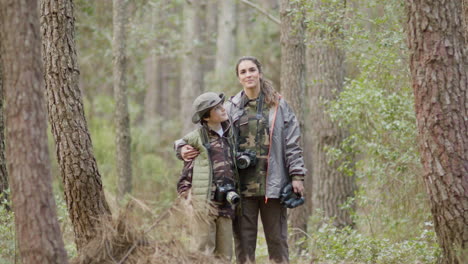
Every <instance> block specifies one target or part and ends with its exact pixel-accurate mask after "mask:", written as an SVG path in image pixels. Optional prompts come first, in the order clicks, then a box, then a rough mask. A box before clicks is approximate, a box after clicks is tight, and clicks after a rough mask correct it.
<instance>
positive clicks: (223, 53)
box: [215, 1, 237, 77]
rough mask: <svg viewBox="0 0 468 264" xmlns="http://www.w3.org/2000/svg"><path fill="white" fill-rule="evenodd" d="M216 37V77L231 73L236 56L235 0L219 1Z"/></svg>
mask: <svg viewBox="0 0 468 264" xmlns="http://www.w3.org/2000/svg"><path fill="white" fill-rule="evenodd" d="M219 4H220V12H219V16H218V36H217V39H216V63H215V74H216V77H221V76H224V75H226V74H227V73H229V74H232V73H231V72H232V67H233V63H234V59H235V56H236V17H237V14H236V2H235V1H220V2H219Z"/></svg>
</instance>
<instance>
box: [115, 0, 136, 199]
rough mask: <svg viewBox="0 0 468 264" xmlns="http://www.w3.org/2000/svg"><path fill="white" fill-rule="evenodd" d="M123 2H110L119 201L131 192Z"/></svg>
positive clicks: (125, 14)
mask: <svg viewBox="0 0 468 264" xmlns="http://www.w3.org/2000/svg"><path fill="white" fill-rule="evenodd" d="M126 2H127V1H126V0H114V2H113V11H114V12H113V24H114V36H113V40H112V52H113V54H114V98H115V146H116V165H117V177H118V197H119V198H122V197H123V196H124V195H125V194H126V193H130V192H131V191H132V163H131V158H130V152H131V149H130V143H131V135H130V117H129V113H128V103H127V101H128V99H127V94H128V93H127V84H126V74H127V69H126V68H127V63H126V60H127V58H126V51H125V46H126V42H127V30H126V24H127V10H126V6H127V4H126Z"/></svg>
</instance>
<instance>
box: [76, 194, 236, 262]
mask: <svg viewBox="0 0 468 264" xmlns="http://www.w3.org/2000/svg"><path fill="white" fill-rule="evenodd" d="M135 205H137V206H135ZM135 207H138V209H140V210H135ZM192 211H193V207H190V208H189V207H187V203H186V202H181V201H180V200H178V201H176V202H175V203H174V204H173V205H172V206H171V207H170V208H169V209H167V210H165V211H164V212H162V213H160V214H158V215H153V213H152V212H151V210H150V209H149V208H148V207H147V206H146V205H144V203H142V202H141V201H137V200H133V201H131V202H129V204H128V205H127V206H126V207H125V208H124V209H123V210H121V211H120V213H119V214H118V216H117V217H108V218H104V219H102V220H101V225H100V228H99V229H98V230H97V232H98V234H97V235H96V238H95V239H94V240H92V241H90V243H88V244H87V245H86V246H85V247H84V248H83V249H81V250H80V252H79V253H78V256H77V257H76V258H74V259H73V260H71V263H72V264H94V263H99V264H123V263H125V264H150V263H151V264H153V263H154V264H157V263H161V264H162V263H164V264H167V263H200V264H202V263H203V264H210V263H223V261H222V260H220V259H217V258H215V257H213V256H207V255H204V254H202V253H200V252H196V251H193V250H190V248H189V245H188V240H189V239H188V236H189V230H190V227H189V225H190V223H191V222H192V219H193V215H192V216H190V214H191V212H192ZM148 215H149V216H148ZM145 219H149V220H150V221H148V220H146V221H145ZM145 222H146V223H145ZM226 263H227V262H226Z"/></svg>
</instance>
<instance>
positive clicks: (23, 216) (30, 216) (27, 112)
mask: <svg viewBox="0 0 468 264" xmlns="http://www.w3.org/2000/svg"><path fill="white" fill-rule="evenodd" d="M0 32H1V33H0V36H1V40H2V41H1V44H2V48H0V50H2V52H3V54H2V56H1V59H2V62H1V64H2V65H4V68H3V71H4V74H3V76H4V83H3V85H4V86H5V99H6V104H7V105H8V107H7V110H6V127H7V133H6V136H7V138H8V140H7V153H6V156H7V160H8V162H7V167H8V171H9V175H10V183H11V192H12V202H13V211H14V212H15V226H16V237H17V239H18V245H19V251H20V256H21V259H22V262H23V263H57V264H60V263H67V262H68V261H67V254H66V252H65V247H64V243H63V239H62V234H61V231H60V226H59V223H58V218H57V213H56V205H55V200H54V196H53V192H52V176H51V173H50V159H49V150H48V146H47V133H46V131H47V117H46V113H45V108H44V90H43V84H44V83H43V81H42V77H41V69H42V66H41V60H40V56H41V54H40V53H41V51H40V47H41V46H40V45H41V42H40V36H39V18H38V14H37V1H35V0H21V1H18V0H11V1H6V0H3V1H1V2H0Z"/></svg>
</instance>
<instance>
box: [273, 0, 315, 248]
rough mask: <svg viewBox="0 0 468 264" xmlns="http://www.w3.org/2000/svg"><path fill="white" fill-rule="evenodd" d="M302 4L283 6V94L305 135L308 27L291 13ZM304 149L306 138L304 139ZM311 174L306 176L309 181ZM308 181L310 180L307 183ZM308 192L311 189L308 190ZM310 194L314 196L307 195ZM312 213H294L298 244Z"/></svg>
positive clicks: (299, 210)
mask: <svg viewBox="0 0 468 264" xmlns="http://www.w3.org/2000/svg"><path fill="white" fill-rule="evenodd" d="M299 8H300V6H299V4H297V3H296V4H294V3H292V2H291V1H289V0H282V1H281V7H280V17H281V85H280V86H281V91H282V94H283V95H284V98H285V99H286V100H287V102H288V103H289V104H290V105H291V107H292V109H293V110H294V113H295V114H296V117H297V119H298V121H299V123H300V128H301V131H302V133H304V131H305V129H304V119H303V118H304V104H303V99H304V95H305V46H304V24H303V19H304V17H303V16H302V14H301V13H302V11H299V15H298V16H294V15H293V13H292V12H291V10H294V9H299ZM301 141H302V142H301V145H302V146H304V144H303V143H304V139H303V138H302V139H301ZM307 177H309V175H306V178H307ZM306 181H307V180H306ZM306 192H307V190H306ZM307 195H310V193H309V192H307ZM308 217H309V211H308V210H307V206H302V207H298V208H296V209H292V210H291V211H290V217H289V219H290V224H291V226H292V227H293V228H298V229H300V230H302V231H296V235H294V236H293V237H292V239H293V241H296V240H297V239H298V238H299V237H303V234H304V233H303V232H306V231H307V219H308Z"/></svg>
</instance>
